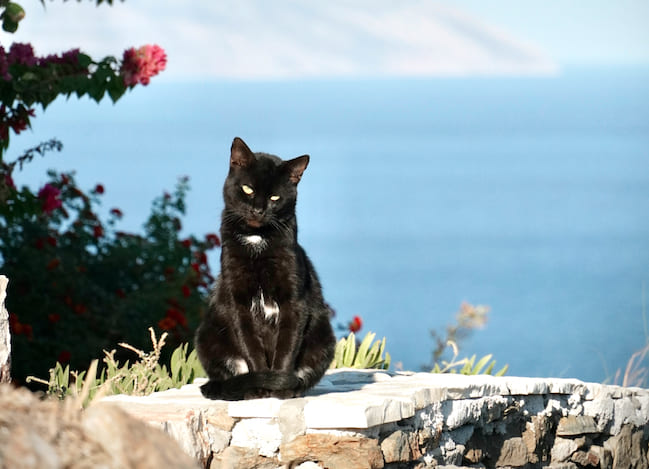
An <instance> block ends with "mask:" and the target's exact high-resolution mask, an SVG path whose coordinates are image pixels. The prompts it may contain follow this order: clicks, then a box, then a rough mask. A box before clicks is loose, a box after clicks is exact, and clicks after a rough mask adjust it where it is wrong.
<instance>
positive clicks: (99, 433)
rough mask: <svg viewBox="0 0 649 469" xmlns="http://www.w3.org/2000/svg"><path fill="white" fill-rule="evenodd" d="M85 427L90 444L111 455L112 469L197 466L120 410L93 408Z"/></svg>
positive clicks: (161, 435)
mask: <svg viewBox="0 0 649 469" xmlns="http://www.w3.org/2000/svg"><path fill="white" fill-rule="evenodd" d="M81 427H82V428H83V429H84V430H85V434H86V437H87V438H88V439H89V440H90V441H92V442H94V443H95V444H96V445H97V446H98V447H103V448H104V449H105V450H106V452H107V453H108V454H109V455H110V462H111V465H112V466H111V467H123V468H126V467H132V468H145V467H146V468H152V469H153V468H159V467H177V468H179V469H180V468H188V469H189V468H195V467H196V466H197V464H196V462H195V461H194V460H192V459H191V458H190V457H189V456H188V455H186V454H185V453H184V452H183V451H182V450H181V449H180V448H179V447H178V444H176V442H175V441H173V439H171V438H170V437H169V436H168V435H166V434H165V433H163V432H161V431H160V430H157V429H155V428H151V426H149V425H147V424H145V423H144V422H141V421H138V420H135V419H133V417H131V416H129V415H128V414H127V413H126V412H124V411H123V410H121V409H119V408H118V407H116V406H113V405H110V404H99V405H94V406H92V405H91V406H90V407H89V408H88V409H87V410H86V412H85V413H84V415H83V419H82V421H81ZM79 457H82V455H79Z"/></svg>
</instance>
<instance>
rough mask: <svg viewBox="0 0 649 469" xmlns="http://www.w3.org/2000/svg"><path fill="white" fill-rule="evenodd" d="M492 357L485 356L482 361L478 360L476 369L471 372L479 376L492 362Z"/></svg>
mask: <svg viewBox="0 0 649 469" xmlns="http://www.w3.org/2000/svg"><path fill="white" fill-rule="evenodd" d="M491 357H492V355H491V354H489V355H485V356H484V357H482V358H481V359H480V360H478V363H476V364H475V367H473V369H472V370H471V374H473V375H479V374H480V372H481V371H482V369H483V368H484V367H485V365H486V364H487V363H488V362H489V360H491ZM487 374H488V373H487Z"/></svg>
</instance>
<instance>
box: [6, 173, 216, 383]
mask: <svg viewBox="0 0 649 469" xmlns="http://www.w3.org/2000/svg"><path fill="white" fill-rule="evenodd" d="M9 190H10V191H11V194H10V197H8V199H7V200H6V203H5V204H2V205H0V271H1V272H2V273H3V274H5V275H7V276H8V277H9V278H10V284H9V292H8V293H9V294H8V297H7V309H8V310H9V311H10V326H11V330H12V339H13V353H12V355H13V363H12V375H13V377H14V379H16V380H17V381H18V382H22V381H23V380H24V379H25V377H26V376H28V375H34V376H47V375H48V370H49V368H51V367H53V366H54V364H55V363H56V362H57V361H58V362H60V363H69V364H70V366H71V367H72V368H77V369H85V368H87V367H88V365H89V363H90V361H91V360H92V359H93V358H96V357H97V356H101V355H102V350H111V349H113V348H115V346H116V344H117V343H118V342H127V343H129V344H131V345H133V346H135V347H139V348H143V347H145V346H147V345H148V341H149V334H148V332H147V328H148V327H149V326H152V325H153V326H155V327H157V329H158V330H162V331H167V332H169V339H168V341H169V342H171V343H178V344H179V343H181V342H187V341H191V339H192V337H191V336H192V331H193V330H194V329H195V327H196V325H197V322H198V321H199V318H200V315H201V310H202V308H203V307H204V305H205V297H206V295H207V292H208V288H209V285H210V284H211V283H212V281H213V277H212V274H211V272H210V268H209V266H208V264H207V257H206V252H207V251H208V250H209V249H213V248H216V247H217V246H219V244H220V242H219V238H218V237H217V236H216V234H209V235H207V236H205V237H202V238H201V239H198V238H196V237H189V238H184V239H183V238H181V237H180V231H181V224H182V221H181V217H182V216H183V214H184V211H185V195H186V192H187V190H188V182H187V179H181V180H179V182H178V184H177V185H176V188H175V191H173V193H164V194H163V195H161V196H160V197H158V198H156V199H155V200H154V201H153V206H152V210H151V215H150V216H149V218H148V220H147V221H146V223H145V224H144V232H143V234H141V235H140V234H134V233H126V232H123V231H120V230H119V220H120V218H121V217H122V215H123V214H122V212H121V210H120V209H118V208H112V209H110V212H109V215H108V217H107V219H106V220H102V219H100V217H99V216H98V215H97V208H98V206H99V204H100V201H101V197H102V194H104V191H105V190H106V189H105V188H104V186H103V185H101V184H97V185H96V186H95V187H94V188H92V189H91V190H89V191H83V190H82V189H81V188H80V187H79V186H78V185H77V184H76V182H75V178H74V175H73V174H71V173H56V172H50V173H49V181H48V182H47V183H46V184H45V185H43V187H41V188H40V189H39V190H38V191H34V192H36V193H34V192H32V191H31V190H30V189H29V188H27V187H23V188H20V189H18V188H16V187H15V186H13V187H11V188H10V189H9ZM128 358H132V357H128Z"/></svg>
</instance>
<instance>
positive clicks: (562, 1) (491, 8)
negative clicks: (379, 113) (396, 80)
mask: <svg viewBox="0 0 649 469" xmlns="http://www.w3.org/2000/svg"><path fill="white" fill-rule="evenodd" d="M453 5H455V6H457V7H459V8H463V9H465V10H466V11H468V12H471V13H472V14H474V15H476V16H478V17H480V18H482V19H483V20H485V21H488V22H490V23H492V24H494V25H497V26H500V27H502V28H504V29H506V30H507V31H509V32H510V33H512V34H513V35H516V36H519V37H522V38H525V39H528V40H530V41H533V42H535V43H537V44H538V45H540V46H541V47H543V48H544V49H545V50H546V51H547V52H548V53H549V54H550V56H551V57H553V58H554V59H555V60H557V61H558V62H560V63H562V64H597V65H600V64H638V63H640V64H645V65H647V64H649V1H647V0H613V1H611V0H455V1H454V2H453Z"/></svg>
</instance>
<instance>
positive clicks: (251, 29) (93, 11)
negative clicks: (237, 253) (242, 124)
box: [0, 0, 558, 79]
mask: <svg viewBox="0 0 649 469" xmlns="http://www.w3.org/2000/svg"><path fill="white" fill-rule="evenodd" d="M84 3H85V4H84ZM84 3H82V4H78V3H76V2H66V3H62V2H61V3H59V2H47V3H46V5H47V8H46V10H45V11H44V12H43V11H41V7H40V6H39V5H36V7H35V8H34V6H30V11H28V17H27V18H26V19H25V20H24V22H23V23H22V24H21V27H20V30H19V33H18V34H17V35H16V36H15V37H11V36H8V35H7V34H2V36H0V40H1V41H2V43H3V44H4V45H5V46H6V44H7V43H8V42H9V41H11V40H24V41H29V42H32V43H33V44H35V45H36V46H37V49H38V51H39V52H53V51H57V50H62V49H65V48H69V47H75V46H79V45H82V46H84V49H87V50H89V51H90V52H92V53H93V54H109V53H112V54H114V53H115V51H116V50H117V51H120V50H121V49H122V48H124V47H127V46H130V45H138V44H142V43H148V42H157V43H159V44H160V45H162V46H163V47H164V48H165V49H166V50H167V52H168V54H169V70H168V72H167V73H166V74H165V75H167V77H169V78H171V77H175V78H199V77H200V78H207V77H213V78H219V77H220V78H252V79H267V78H271V79H281V78H296V77H370V76H371V77H375V76H440V75H441V76H447V75H451V76H456V75H460V76H462V75H510V74H515V75H536V74H552V73H555V72H556V71H557V68H558V67H557V65H556V64H555V63H554V62H553V61H552V59H551V58H549V57H548V56H547V55H546V54H545V53H544V52H543V51H542V50H540V49H539V48H537V47H535V46H534V45H531V44H528V43H526V42H524V41H522V40H519V39H517V38H514V37H512V36H511V35H509V34H507V33H506V32H504V31H501V30H499V29H497V28H494V27H491V26H489V25H488V24H485V23H484V22H482V21H480V20H479V19H477V18H474V17H471V16H469V15H467V14H465V13H463V12H462V11H460V10H458V9H456V8H452V7H450V6H447V5H448V4H447V3H443V2H432V1H428V0H419V1H417V0H410V1H394V0H354V1H346V0H327V1H320V0H318V1H315V0H278V1H272V2H270V1H265V0H216V1H211V2H192V3H191V6H188V4H187V3H186V2H180V1H178V0H138V1H127V2H124V3H120V2H116V3H115V5H114V6H113V7H105V6H101V7H96V6H94V5H92V2H84ZM88 4H90V5H88ZM62 25H66V27H62Z"/></svg>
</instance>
